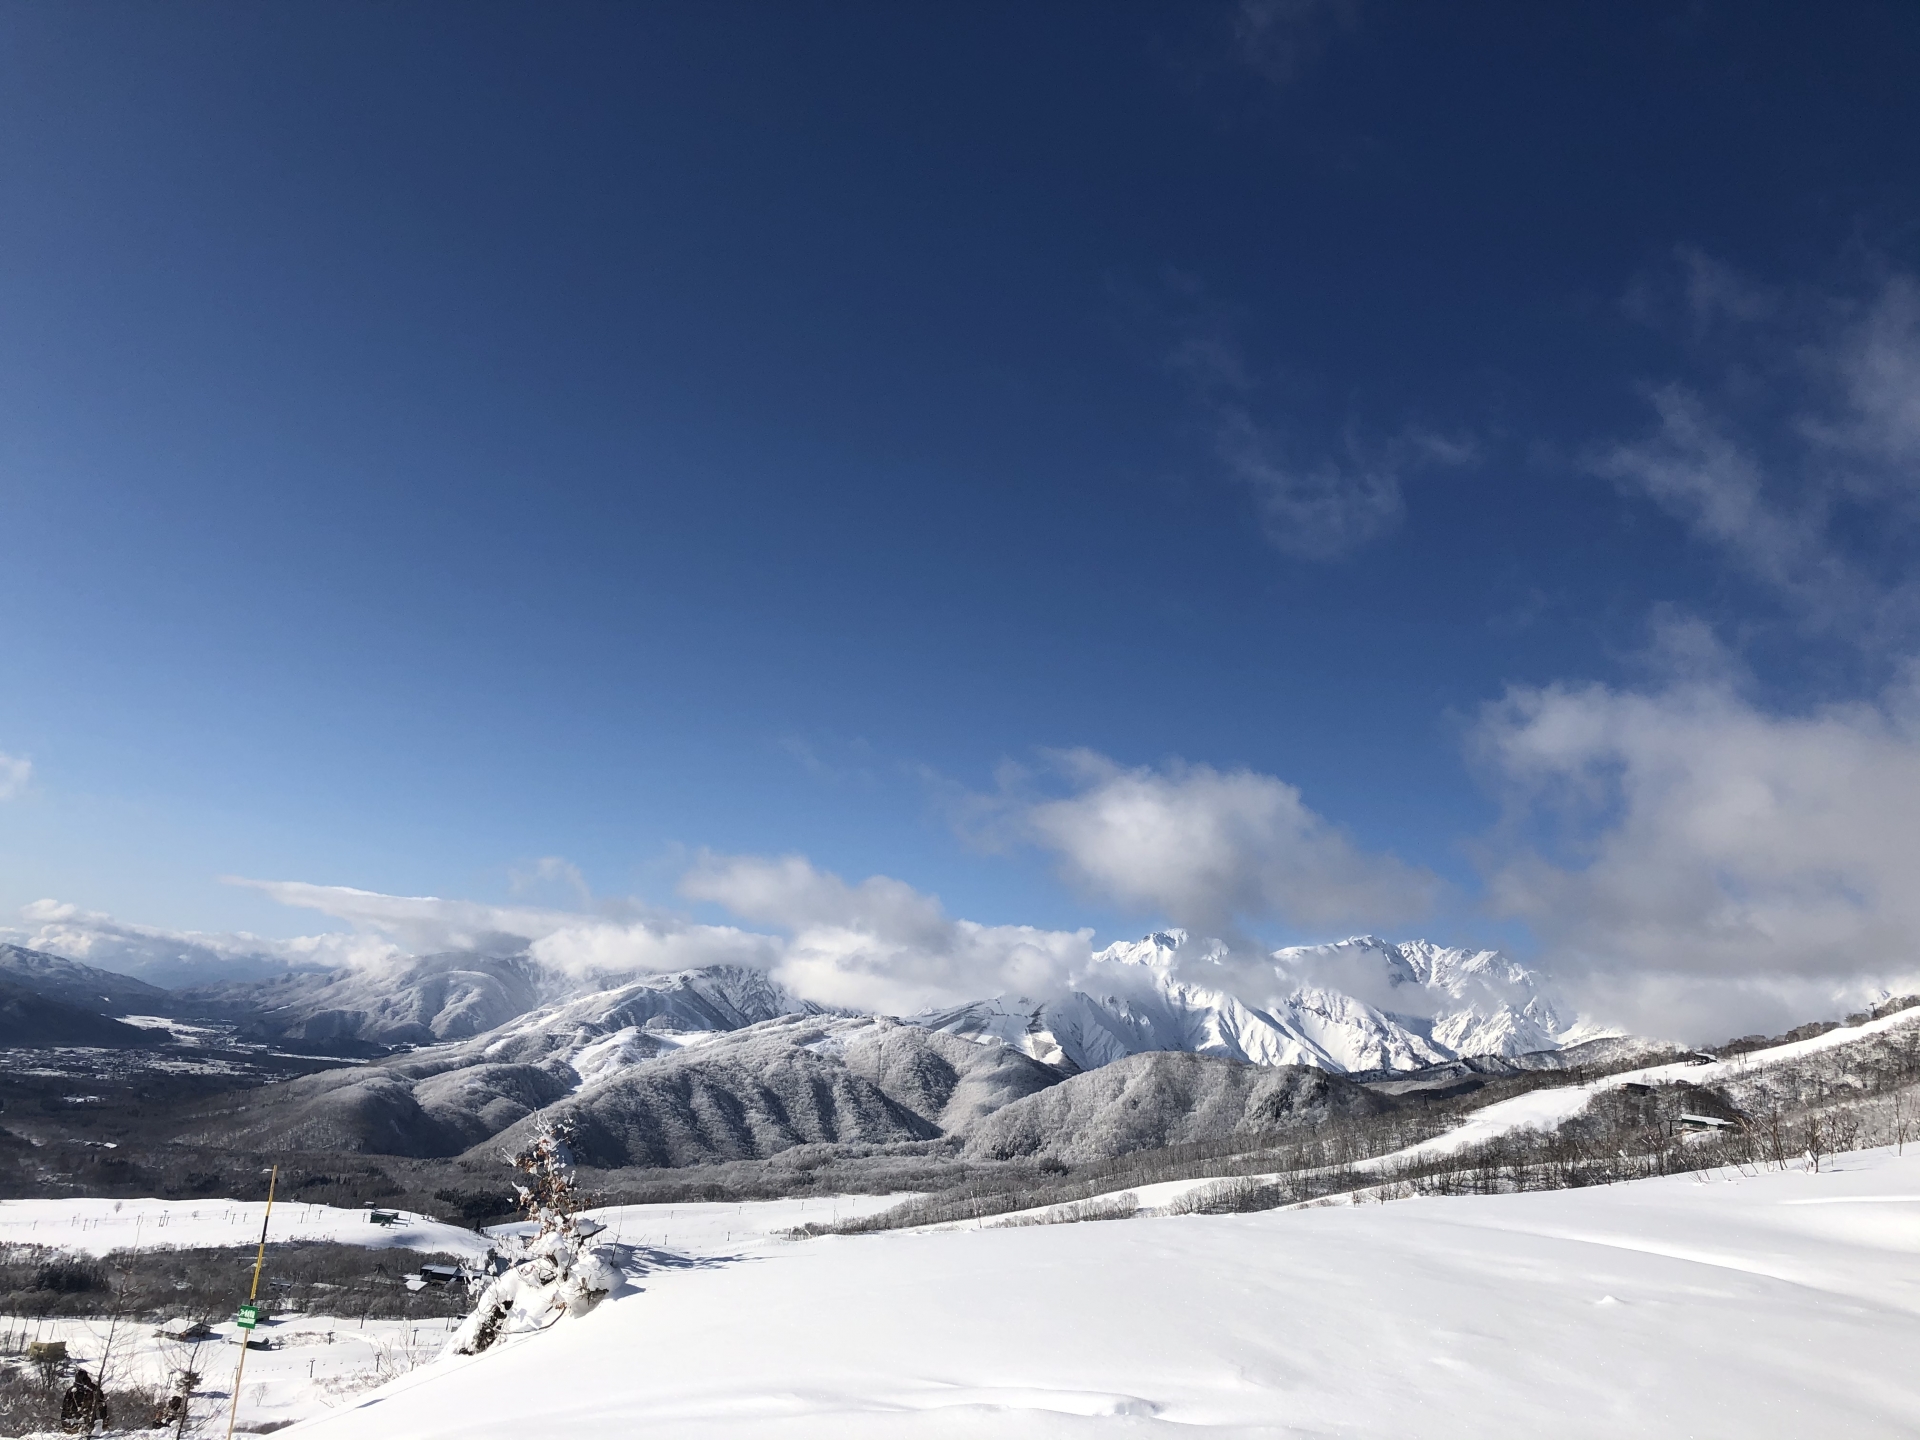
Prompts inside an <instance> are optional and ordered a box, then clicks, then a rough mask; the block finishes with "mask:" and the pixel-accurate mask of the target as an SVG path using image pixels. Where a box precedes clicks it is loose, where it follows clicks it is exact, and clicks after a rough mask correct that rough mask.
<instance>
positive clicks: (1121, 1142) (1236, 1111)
mask: <svg viewBox="0 0 1920 1440" xmlns="http://www.w3.org/2000/svg"><path fill="white" fill-rule="evenodd" d="M1384 1108H1386V1105H1385V1102H1383V1101H1381V1100H1380V1099H1379V1098H1378V1097H1376V1096H1374V1095H1372V1094H1369V1093H1368V1092H1367V1091H1366V1090H1364V1089H1362V1088H1361V1087H1360V1086H1358V1085H1356V1084H1354V1083H1353V1082H1352V1081H1350V1080H1347V1079H1346V1078H1345V1077H1343V1076H1340V1075H1336V1074H1333V1073H1332V1072H1330V1071H1328V1070H1325V1069H1322V1068H1319V1067H1317V1066H1307V1065H1288V1066H1255V1065H1241V1064H1235V1063H1233V1062H1231V1061H1227V1060H1222V1059H1218V1058H1215V1057H1211V1056H1204V1055H1185V1054H1172V1053H1157V1054H1143V1055H1129V1056H1125V1057H1123V1058H1121V1059H1119V1060H1115V1061H1113V1062H1112V1063H1110V1064H1108V1065H1104V1066H1102V1067H1101V1068H1100V1069H1098V1070H1092V1071H1088V1072H1086V1073H1084V1074H1080V1075H1075V1076H1073V1077H1072V1078H1071V1079H1068V1080H1066V1081H1064V1082H1062V1083H1061V1084H1059V1085H1056V1086H1054V1087H1052V1088H1051V1089H1049V1090H1046V1091H1044V1092H1042V1093H1038V1094H1034V1095H1031V1096H1028V1097H1027V1098H1025V1099H1023V1100H1018V1101H1015V1102H1013V1103H1011V1104H1009V1105H1006V1106H1004V1107H1002V1108H1001V1109H999V1110H997V1111H995V1112H994V1113H993V1114H991V1115H989V1116H986V1117H984V1118H983V1119H981V1120H980V1121H978V1122H977V1123H976V1124H975V1125H974V1126H973V1127H972V1128H971V1130H970V1131H969V1132H968V1135H967V1142H966V1150H965V1154H966V1155H967V1156H968V1157H969V1158H973V1159H981V1160H1014V1159H1054V1160H1060V1161H1064V1162H1066V1163H1069V1164H1079V1163H1084V1162H1087V1161H1093V1160H1105V1159H1109V1158H1111V1157H1113V1156H1116V1155H1124V1154H1128V1153H1131V1152H1132V1151H1135V1150H1154V1149H1159V1148H1161V1147H1164V1146H1168V1145H1184V1144H1188V1143H1190V1142H1193V1141H1196V1140H1217V1139H1221V1138H1223V1137H1225V1136H1228V1135H1232V1134H1238V1133H1244V1132H1250V1131H1263V1130H1278V1129H1282V1128H1286V1127H1289V1126H1292V1125H1297V1124H1317V1123H1321V1122H1323V1121H1325V1120H1326V1119H1327V1118H1328V1117H1330V1116H1336V1115H1354V1114H1373V1113H1375V1112H1377V1111H1379V1110H1382V1109H1384Z"/></svg>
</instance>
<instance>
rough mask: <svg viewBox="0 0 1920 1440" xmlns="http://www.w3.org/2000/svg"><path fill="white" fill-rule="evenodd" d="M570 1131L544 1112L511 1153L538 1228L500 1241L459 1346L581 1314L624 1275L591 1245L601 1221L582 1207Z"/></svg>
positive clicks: (477, 1346)
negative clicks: (527, 1140) (529, 1137)
mask: <svg viewBox="0 0 1920 1440" xmlns="http://www.w3.org/2000/svg"><path fill="white" fill-rule="evenodd" d="M572 1133H573V1132H572V1129H571V1127H570V1126H568V1125H567V1124H566V1123H565V1122H564V1121H562V1122H559V1123H555V1122H553V1121H550V1120H547V1119H545V1118H544V1117H543V1118H542V1119H541V1121H540V1122H539V1124H538V1125H537V1126H536V1128H535V1130H534V1134H533V1139H532V1141H531V1142H530V1143H529V1144H528V1145H527V1147H526V1149H524V1150H522V1151H520V1153H519V1154H517V1155H514V1156H512V1157H511V1158H510V1161H509V1163H511V1164H512V1166H513V1167H514V1169H516V1170H518V1171H519V1172H520V1173H521V1175H522V1176H523V1177H524V1179H523V1181H522V1182H521V1183H519V1184H516V1185H515V1186H514V1189H515V1190H516V1191H517V1192H518V1193H519V1196H520V1208H521V1211H522V1212H523V1213H524V1214H525V1215H526V1218H527V1219H528V1221H530V1222H531V1223H532V1225H533V1230H532V1231H531V1233H529V1234H526V1235H523V1236H516V1237H513V1238H512V1239H510V1240H505V1241H503V1242H502V1244H501V1246H500V1247H499V1248H497V1249H496V1250H495V1252H494V1255H493V1256H492V1257H490V1259H493V1260H494V1263H493V1264H491V1265H490V1266H489V1267H488V1268H489V1271H490V1272H493V1273H490V1275H489V1277H488V1279H487V1282H486V1285H485V1286H484V1288H483V1289H482V1290H481V1292H480V1295H479V1297H478V1299H477V1300H476V1301H475V1303H474V1307H473V1313H472V1314H471V1315H469V1316H468V1317H467V1318H466V1320H465V1321H464V1322H462V1324H461V1326H460V1328H459V1329H458V1330H456V1331H455V1332H454V1334H453V1340H452V1342H451V1345H452V1349H453V1351H454V1353H455V1354H457V1355H477V1354H479V1353H480V1352H481V1351H483V1350H486V1349H488V1348H490V1347H491V1346H493V1345H495V1344H497V1343H499V1342H500V1341H501V1340H503V1339H505V1338H506V1337H507V1336H509V1335H517V1334H523V1333H525V1332H527V1331H532V1330H544V1329H546V1328H547V1327H548V1326H549V1325H552V1324H553V1323H555V1322H556V1321H558V1320H559V1319H560V1318H561V1317H562V1316H565V1315H584V1314H586V1313H587V1311H589V1310H591V1309H592V1308H593V1307H594V1306H595V1305H597V1304H599V1303H600V1302H601V1301H602V1300H603V1299H605V1298H606V1297H607V1295H608V1294H609V1293H611V1292H612V1290H613V1289H614V1287H615V1286H616V1285H618V1284H619V1283H620V1274H619V1271H618V1270H616V1269H615V1268H614V1267H613V1266H612V1265H610V1264H608V1263H607V1261H606V1260H605V1259H603V1258H602V1257H601V1256H600V1255H598V1254H597V1253H595V1252H594V1251H593V1250H592V1249H591V1248H589V1245H588V1242H589V1241H590V1240H591V1239H592V1238H593V1237H594V1236H595V1235H597V1234H599V1233H600V1231H601V1230H602V1228H604V1227H602V1226H601V1225H600V1224H599V1222H597V1221H595V1220H593V1219H592V1218H591V1217H589V1216H586V1215H581V1214H579V1213H578V1206H579V1201H580V1191H579V1182H578V1180H577V1179H576V1178H575V1175H574V1169H573V1152H572V1148H571V1146H570V1144H569V1142H570V1140H571V1139H572Z"/></svg>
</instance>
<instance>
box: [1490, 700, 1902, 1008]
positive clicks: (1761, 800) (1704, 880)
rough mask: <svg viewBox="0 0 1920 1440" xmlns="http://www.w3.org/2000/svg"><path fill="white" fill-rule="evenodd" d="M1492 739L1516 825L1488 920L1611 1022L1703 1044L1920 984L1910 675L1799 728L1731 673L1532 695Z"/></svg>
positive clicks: (1499, 716)
mask: <svg viewBox="0 0 1920 1440" xmlns="http://www.w3.org/2000/svg"><path fill="white" fill-rule="evenodd" d="M1478 741H1479V751H1480V754H1481V756H1482V758H1483V759H1484V760H1485V761H1486V763H1487V764H1488V765H1489V767H1490V769H1491V771H1492V773H1493V775H1494V776H1495V777H1496V779H1497V781H1498V783H1499V784H1500V785H1501V786H1502V787H1503V788H1504V790H1505V791H1506V794H1507V797H1508V800H1509V802H1510V804H1511V806H1512V816H1511V821H1510V829H1509V831H1508V833H1507V836H1506V839H1505V841H1504V843H1503V844H1502V845H1501V846H1499V847H1496V849H1495V851H1494V852H1493V855H1492V857H1491V858H1492V863H1491V865H1490V870H1489V898H1490V903H1491V905H1492V907H1493V908H1494V910H1495V911H1496V912H1498V913H1500V914H1503V915H1506V916H1512V917H1517V918H1520V919H1523V920H1525V921H1526V922H1527V923H1528V924H1529V925H1530V926H1531V927H1532V928H1533V929H1534V931H1535V933H1536V934H1537V935H1538V936H1539V937H1540V938H1541V940H1542V942H1543V943H1544V945H1545V947H1546V956H1545V959H1546V960H1547V962H1548V964H1549V965H1550V967H1551V968H1552V969H1554V970H1555V971H1556V972H1557V973H1559V974H1560V975H1561V976H1562V978H1563V979H1566V980H1570V981H1580V982H1583V983H1584V984H1585V986H1586V988H1587V990H1588V992H1589V993H1588V994H1587V996H1586V997H1585V999H1586V1002H1587V1003H1588V1004H1589V1005H1590V1006H1591V1007H1592V1008H1594V1009H1595V1010H1597V1011H1600V1012H1602V1013H1606V1014H1609V1015H1610V1016H1613V1017H1617V1018H1619V1019H1621V1020H1624V1021H1625V1022H1626V1023H1629V1024H1631V1025H1633V1026H1635V1027H1636V1028H1638V1029H1640V1030H1642V1031H1643V1032H1646V1033H1654V1034H1676V1033H1684V1034H1685V1035H1686V1036H1687V1037H1688V1038H1694V1039H1707V1038H1712V1037H1713V1036H1714V1035H1716V1034H1720V1035H1724V1034H1725V1033H1727V1032H1728V1031H1730V1030H1740V1029H1748V1028H1774V1027H1777V1026H1779V1025H1782V1024H1786V1023H1790V1022H1793V1021H1797V1020H1803V1019H1806V1018H1808V1017H1809V1016H1812V1015H1819V1014H1824V1013H1829V1012H1830V1011H1831V1010H1832V1009H1833V1008H1834V1006H1836V1005H1842V1006H1846V1005H1853V1004H1857V1003H1859V1002H1860V1001H1862V1000H1864V999H1867V998H1871V996H1872V995H1873V994H1875V993H1877V992H1878V991H1879V990H1881V989H1884V988H1901V987H1905V988H1912V987H1913V986H1915V985H1916V984H1920V942H1917V941H1916V937H1920V887H1916V886H1915V885H1914V883H1913V876H1914V875H1915V873H1917V872H1920V688H1917V687H1916V686H1915V684H1914V683H1913V677H1912V675H1911V673H1910V674H1909V677H1908V679H1907V680H1906V681H1904V682H1903V683H1902V684H1901V685H1899V686H1897V687H1895V688H1893V689H1891V690H1890V691H1888V692H1887V693H1886V694H1885V695H1883V696H1881V697H1879V698H1878V699H1876V700H1875V701H1873V702H1871V703H1862V704H1854V705H1844V706H1833V707H1829V708H1825V709H1820V710H1814V711H1809V712H1807V713H1804V714H1797V715H1782V714H1772V713H1768V712H1766V711H1764V710H1762V709H1761V708H1760V707H1758V706H1757V705H1755V704H1754V703H1752V702H1751V701H1750V700H1748V699H1746V698H1745V697H1744V696H1743V695H1742V694H1741V693H1740V691H1739V689H1738V688H1737V686H1736V685H1735V683H1734V682H1732V681H1731V680H1729V679H1728V678H1727V677H1726V675H1725V674H1724V672H1722V673H1713V674H1709V675H1707V676H1706V677H1705V678H1697V679H1691V680H1690V679H1685V678H1681V679H1676V680H1675V681H1673V682H1672V683H1670V684H1668V685H1666V686H1664V687H1661V688H1656V689H1651V690H1647V691H1631V690H1620V689H1614V688H1609V687H1607V686H1602V685H1585V686H1569V685H1553V686H1547V687H1542V688H1526V687H1521V688H1515V689H1513V690H1511V691H1509V692H1508V694H1507V696H1506V697H1505V699H1504V700H1503V701H1501V702H1500V703H1499V704H1497V705H1495V706H1492V707H1490V708H1489V710H1488V711H1487V712H1486V714H1485V715H1484V716H1483V717H1482V720H1481V723H1480V726H1479V730H1478ZM1556 829H1558V830H1559V831H1560V834H1561V837H1562V838H1561V839H1560V840H1559V841H1558V842H1555V841H1554V840H1553V839H1552V834H1553V832H1554V831H1555V830H1556Z"/></svg>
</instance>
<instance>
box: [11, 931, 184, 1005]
mask: <svg viewBox="0 0 1920 1440" xmlns="http://www.w3.org/2000/svg"><path fill="white" fill-rule="evenodd" d="M0 980H5V981H9V982H11V983H12V984H14V985H17V986H19V987H20V988H21V989H23V990H28V991H31V992H32V993H34V994H36V995H40V996H43V997H45V998H46V999H48V1000H57V1001H59V1002H60V1003H61V1004H63V1005H71V1006H74V1007H75V1008H77V1009H80V1010H84V1011H87V1012H89V1013H91V1014H95V1015H170V1014H172V1013H174V1011H173V1008H172V1007H173V1003H174V997H173V995H172V994H171V993H170V992H169V991H166V990H162V989H161V988H160V987H159V986H157V985H149V984H147V983H146V981H144V980H135V979H134V978H133V977H132V976H130V975H116V974H115V973H114V972H113V971H111V970H101V969H99V968H98V967H96V966H93V965H83V964H81V963H80V962H79V961H78V960H68V959H65V958H63V957H62V956H59V955H48V954H46V953H44V952H42V951H39V950H28V949H26V948H24V947H22V946H19V945H0Z"/></svg>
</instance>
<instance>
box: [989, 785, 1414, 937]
mask: <svg viewBox="0 0 1920 1440" xmlns="http://www.w3.org/2000/svg"><path fill="white" fill-rule="evenodd" d="M1055 758H1056V761H1057V764H1058V768H1059V769H1060V771H1061V773H1062V774H1063V775H1064V776H1065V778H1066V779H1067V781H1068V782H1069V784H1070V785H1071V787H1072V790H1073V793H1071V794H1069V795H1066V796H1062V797H1058V798H1050V799H1040V800H1034V801H1028V802H1025V803H1019V804H1017V805H1016V806H1015V808H1014V809H1013V811H1012V815H1011V821H1012V825H1013V827H1014V829H1015V831H1016V832H1017V833H1019V834H1020V835H1022V836H1023V837H1024V838H1027V839H1030V840H1032V841H1033V842H1035V843H1037V844H1039V845H1040V846H1042V847H1043V848H1045V849H1047V850H1049V851H1051V852H1052V853H1053V854H1054V855H1055V856H1056V857H1058V860H1059V863H1060V867H1061V871H1062V873H1063V875H1064V876H1065V878H1066V879H1067V880H1068V881H1069V882H1071V883H1072V884H1074V885H1075V886H1077V887H1078V888H1080V889H1081V890H1083V891H1085V892H1087V893H1090V894H1093V895H1097V896H1099V897H1100V898H1102V899H1106V900H1110V901H1113V902H1115V903H1116V904H1119V905H1121V906H1123V907H1125V908H1127V909H1129V910H1133V911H1135V912H1138V913H1141V914H1143V915H1152V916H1159V917H1164V918H1165V919H1167V920H1169V921H1171V922H1172V923H1174V924H1176V925H1180V926H1183V927H1185V928H1187V929H1189V930H1192V931H1194V932H1196V933H1198V934H1202V935H1216V936H1221V937H1228V938H1231V937H1235V936H1237V935H1238V933H1239V932H1240V931H1241V930H1242V929H1243V928H1245V927H1246V926H1248V925H1250V924H1255V923H1258V922H1261V921H1269V920H1277V921H1281V922H1284V923H1287V924H1290V925H1294V926H1303V927H1307V928H1320V929H1327V928H1337V927H1341V926H1355V925H1358V926H1379V925H1387V924H1394V923H1398V922H1400V921H1404V920H1410V919H1414V918H1417V917H1419V916H1421V915H1424V914H1425V913H1426V912H1427V911H1428V910H1429V909H1431V907H1432V905H1433V901H1434V899H1435V896H1436V894H1437V893H1438V889H1439V884H1438V881H1437V880H1436V879H1435V878H1434V877H1433V875H1432V874H1430V873H1429V872H1427V871H1425V870H1421V869H1418V868H1416V867H1414V866H1410V865H1405V864H1403V863H1401V862H1400V861H1399V860H1396V859H1395V858H1394V857H1392V856H1391V855H1382V854H1371V853H1368V852H1366V851H1364V850H1362V849H1361V848H1360V847H1358V846H1357V845H1355V844H1354V842H1353V841H1352V840H1351V839H1350V838H1348V836H1347V835H1346V834H1345V833H1343V832H1342V831H1341V830H1339V829H1338V828H1337V827H1335V826H1334V825H1332V824H1330V823H1329V822H1328V821H1327V820H1325V819H1324V818H1323V817H1321V816H1320V815H1318V814H1316V813H1315V812H1314V811H1313V810H1311V809H1310V808H1308V806H1307V805H1306V803H1305V802H1304V801H1303V800H1302V798H1301V795H1300V791H1299V790H1298V789H1296V788H1295V787H1294V786H1292V785H1289V784H1287V783H1286V782H1285V781H1284V780H1281V779H1278V778H1277V777H1275V776H1272V775H1265V774H1261V773H1260V772H1258V771H1255V770H1247V769H1238V770H1217V769H1215V768H1213V767H1212V766H1210V765H1189V764H1185V763H1182V762H1178V761H1176V762H1173V763H1171V764H1169V765H1167V766H1165V767H1163V768H1160V769H1154V768H1151V767H1147V766H1139V767H1132V768H1129V767H1125V766H1122V765H1119V764H1117V763H1116V762H1114V761H1112V760H1110V759H1108V758H1107V757H1106V756H1104V755H1100V754H1097V753H1095V752H1094V751H1091V750H1074V751H1067V752H1064V753H1062V754H1060V755H1058V756H1056V757H1055Z"/></svg>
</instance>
